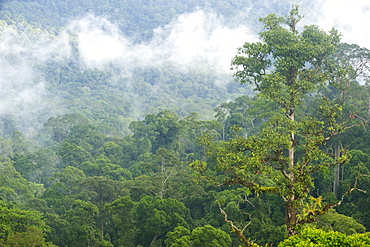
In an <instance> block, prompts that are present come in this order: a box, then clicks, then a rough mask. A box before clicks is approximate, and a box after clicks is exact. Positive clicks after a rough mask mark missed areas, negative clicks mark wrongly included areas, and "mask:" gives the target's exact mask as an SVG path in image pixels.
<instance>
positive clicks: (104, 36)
mask: <svg viewBox="0 0 370 247" xmlns="http://www.w3.org/2000/svg"><path fill="white" fill-rule="evenodd" d="M69 28H70V29H71V30H72V33H76V35H77V39H78V41H79V46H78V47H79V52H80V55H81V60H82V62H83V64H84V65H85V66H87V67H104V65H108V64H109V65H111V64H112V63H113V64H115V65H116V66H121V67H124V68H133V67H156V66H164V65H165V66H171V65H173V67H175V68H178V69H179V70H183V69H189V68H196V67H198V66H199V65H202V66H209V67H211V68H213V69H215V70H216V71H222V72H224V73H225V72H228V71H229V68H230V62H231V59H232V57H233V56H234V55H235V54H236V49H237V47H240V46H242V45H243V44H244V42H245V41H250V42H252V41H255V40H256V37H257V36H256V35H255V34H253V33H252V32H251V31H250V30H249V29H248V27H247V26H244V25H241V26H239V27H236V28H231V27H227V26H226V25H225V24H224V22H223V18H222V17H221V16H218V15H216V14H214V13H208V12H205V11H203V10H198V11H196V12H193V13H188V14H183V15H181V16H179V18H178V19H177V20H175V21H173V22H172V23H170V24H168V25H166V26H163V27H158V28H157V29H155V30H153V32H154V34H153V38H152V39H151V40H150V41H148V42H142V43H133V42H131V41H130V39H129V38H126V37H125V36H123V35H122V33H121V32H120V31H119V29H118V28H117V27H116V26H115V25H113V24H112V23H110V22H109V21H107V20H106V19H105V18H102V17H94V16H91V15H90V16H88V17H86V18H84V19H82V20H78V21H75V22H73V23H72V24H71V25H70V27H69Z"/></svg>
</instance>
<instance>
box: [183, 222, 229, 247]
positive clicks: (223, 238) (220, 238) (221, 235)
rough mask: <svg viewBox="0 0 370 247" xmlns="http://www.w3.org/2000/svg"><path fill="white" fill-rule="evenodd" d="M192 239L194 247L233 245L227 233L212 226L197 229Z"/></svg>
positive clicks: (192, 234) (192, 233)
mask: <svg viewBox="0 0 370 247" xmlns="http://www.w3.org/2000/svg"><path fill="white" fill-rule="evenodd" d="M190 239H191V242H192V245H193V246H207V247H211V246H219V247H221V246H222V247H224V246H230V244H231V238H230V236H229V235H228V234H227V233H226V232H224V231H222V230H220V229H217V228H214V227H213V226H210V225H206V226H203V227H198V228H195V229H194V230H193V231H192V232H191V237H190Z"/></svg>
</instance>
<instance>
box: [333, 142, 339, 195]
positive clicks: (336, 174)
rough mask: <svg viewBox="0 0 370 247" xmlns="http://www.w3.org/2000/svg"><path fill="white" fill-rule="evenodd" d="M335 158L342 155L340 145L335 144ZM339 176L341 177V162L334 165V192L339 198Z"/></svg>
mask: <svg viewBox="0 0 370 247" xmlns="http://www.w3.org/2000/svg"><path fill="white" fill-rule="evenodd" d="M334 155H335V159H338V158H339V156H340V145H339V144H338V145H336V146H335V151H334ZM339 178H340V167H339V164H338V165H336V166H334V182H333V194H334V196H335V198H337V199H338V198H339Z"/></svg>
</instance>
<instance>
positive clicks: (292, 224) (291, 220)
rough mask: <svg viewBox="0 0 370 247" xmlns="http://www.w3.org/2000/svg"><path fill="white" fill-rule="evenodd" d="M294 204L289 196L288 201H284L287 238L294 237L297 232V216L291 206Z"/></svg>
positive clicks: (295, 210)
mask: <svg viewBox="0 0 370 247" xmlns="http://www.w3.org/2000/svg"><path fill="white" fill-rule="evenodd" d="M293 202H294V196H293V195H292V196H290V198H288V200H287V201H286V207H285V210H286V212H285V224H286V227H287V231H288V236H294V235H296V234H297V233H298V230H297V227H296V226H297V214H298V211H297V209H296V208H295V207H294V205H293Z"/></svg>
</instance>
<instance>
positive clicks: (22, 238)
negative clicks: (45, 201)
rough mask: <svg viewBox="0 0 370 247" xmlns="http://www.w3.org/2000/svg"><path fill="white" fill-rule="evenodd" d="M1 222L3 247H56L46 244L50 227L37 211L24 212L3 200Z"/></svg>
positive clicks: (0, 241)
mask: <svg viewBox="0 0 370 247" xmlns="http://www.w3.org/2000/svg"><path fill="white" fill-rule="evenodd" d="M0 222H1V225H0V245H1V246H9V247H10V246H31V247H36V246H43V247H44V246H55V245H52V244H49V243H46V242H45V238H44V236H45V232H46V231H47V230H48V227H47V226H46V224H45V222H44V221H43V220H42V219H41V215H40V213H39V212H37V211H29V210H22V209H19V208H18V206H17V205H16V204H14V203H6V202H4V201H2V200H1V201H0Z"/></svg>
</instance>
